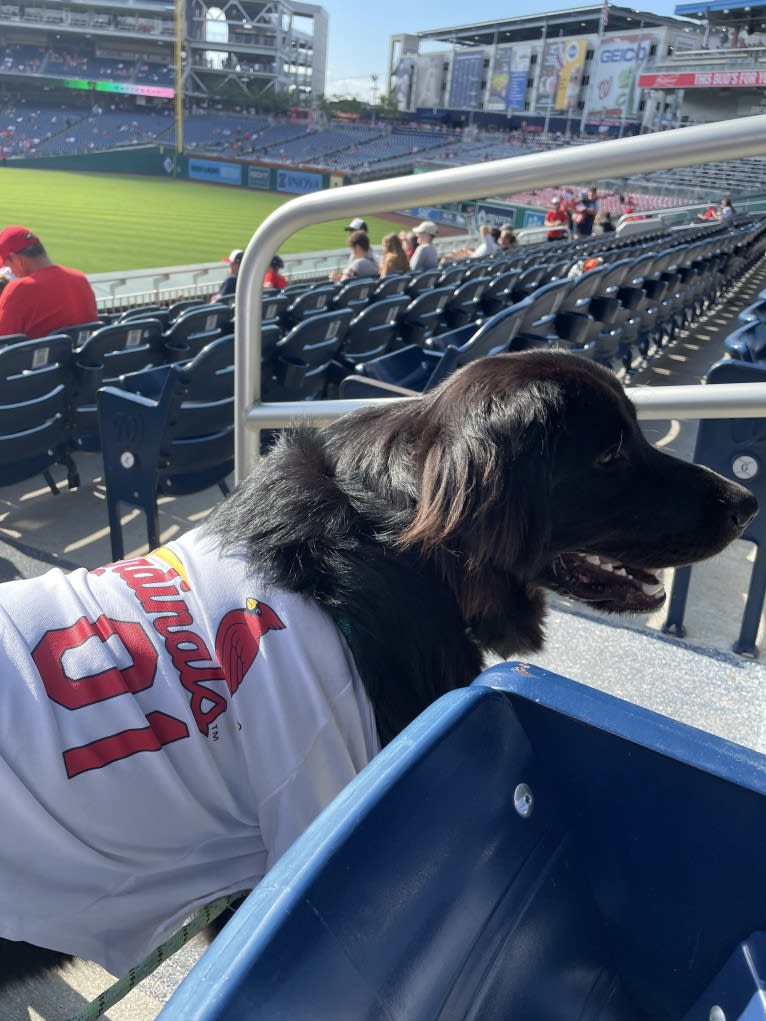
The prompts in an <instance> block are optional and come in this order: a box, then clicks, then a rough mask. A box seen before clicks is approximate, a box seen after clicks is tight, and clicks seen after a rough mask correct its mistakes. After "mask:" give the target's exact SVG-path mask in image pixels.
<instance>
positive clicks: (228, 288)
mask: <svg viewBox="0 0 766 1021" xmlns="http://www.w3.org/2000/svg"><path fill="white" fill-rule="evenodd" d="M244 254H245V253H244V252H243V251H242V249H241V248H235V249H234V251H233V252H231V254H230V255H229V256H227V258H225V259H224V260H223V261H224V262H228V264H229V274H228V276H227V277H225V278H224V280H223V281H222V283H221V286H220V287H219V288H218V293H217V294H215V295H214V296H213V298H212V299H211V300H212V301H221V299H222V298H233V297H234V294H235V293H236V290H237V277H238V276H239V267H240V266H241V265H242V257H243V255H244Z"/></svg>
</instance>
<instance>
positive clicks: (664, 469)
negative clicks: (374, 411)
mask: <svg viewBox="0 0 766 1021" xmlns="http://www.w3.org/2000/svg"><path fill="white" fill-rule="evenodd" d="M418 418H419V425H418V428H417V430H416V434H417V441H416V442H415V444H414V448H413V451H414V452H413V461H412V468H413V470H414V471H415V473H416V475H417V477H418V479H419V494H418V499H417V502H416V505H415V513H414V516H413V517H412V520H411V521H410V523H409V525H408V527H407V528H406V529H405V530H404V531H403V532H402V534H401V535H400V537H399V544H400V545H401V546H404V547H409V546H412V545H417V546H419V547H420V548H421V549H422V550H423V551H424V552H425V553H426V554H427V555H429V556H431V557H433V558H434V559H435V560H436V562H437V564H438V566H439V570H440V571H441V573H442V575H443V576H444V577H445V579H446V580H447V581H448V583H449V584H450V586H451V587H452V588H453V590H454V591H455V593H456V594H457V598H458V601H459V602H460V604H461V609H462V612H463V615H464V618H465V619H466V620H467V621H468V622H469V623H470V626H471V627H472V628H473V629H474V631H475V632H476V634H477V636H478V637H479V638H480V639H481V640H483V641H486V643H487V644H488V645H491V646H493V647H494V648H496V649H498V651H501V652H505V651H507V650H508V649H509V648H511V647H512V648H513V651H520V645H522V643H520V641H519V628H518V627H517V626H516V625H515V624H514V621H513V620H511V619H508V617H509V616H510V614H512V613H513V612H518V610H519V606H520V600H519V596H520V595H522V594H523V596H524V598H525V599H526V601H527V604H528V605H532V604H535V603H536V602H537V601H539V599H540V598H541V597H540V590H541V589H545V588H549V589H554V590H557V591H559V592H562V593H566V594H568V595H570V596H572V597H574V598H575V599H578V600H582V601H585V602H588V603H590V604H592V605H594V606H597V607H599V608H600V609H603V610H606V611H616V612H647V611H651V610H654V609H656V608H657V607H659V606H660V605H661V604H662V602H663V600H664V598H665V591H664V588H663V586H662V584H661V582H660V581H659V579H658V578H657V576H656V574H655V571H656V570H657V569H658V568H662V567H671V566H679V565H682V564H689V563H692V562H695V561H698V560H702V559H704V558H706V557H709V556H712V555H713V554H715V553H717V552H718V551H719V550H721V549H723V547H724V546H726V545H727V544H728V543H729V542H731V541H732V540H733V539H735V538H737V537H738V536H739V535H740V534H741V532H742V530H743V529H744V527H745V525H746V524H747V523H748V522H749V521H750V520H751V519H752V517H753V515H754V514H755V513H756V511H757V502H756V500H755V498H754V497H753V496H752V494H751V493H750V492H749V491H748V490H746V489H744V488H743V487H741V486H738V485H736V484H733V483H731V482H729V481H727V480H726V479H724V478H723V477H721V476H720V475H717V474H716V473H714V472H712V471H710V470H708V469H706V468H703V467H700V466H697V465H692V464H688V463H686V462H684V461H681V460H679V459H677V458H674V457H671V456H669V455H667V454H664V453H661V452H660V451H658V450H656V449H655V448H654V447H652V446H651V445H650V444H649V443H648V442H647V441H646V439H645V438H644V436H643V434H642V432H641V430H640V428H639V425H638V422H637V420H636V414H635V410H634V408H633V406H632V404H631V403H630V401H629V400H628V399H627V397H626V395H625V393H624V391H623V389H622V387H621V385H620V383H619V382H618V380H617V378H616V377H615V376H614V375H613V374H612V373H611V372H609V371H608V370H606V369H602V368H601V367H599V366H597V365H595V364H593V363H592V362H590V361H588V360H586V359H583V358H580V357H577V356H574V355H571V354H567V353H563V352H556V351H529V352H523V353H519V354H512V355H500V356H496V357H494V358H489V359H484V360H481V361H477V362H475V363H472V364H471V365H469V366H467V367H466V368H465V369H463V370H461V371H460V372H458V373H455V374H454V376H452V377H451V378H450V379H448V380H447V381H446V382H445V383H444V384H443V385H442V386H441V388H439V389H438V390H435V391H434V392H433V393H432V394H430V395H427V396H425V397H424V398H423V399H422V403H421V407H420V413H419V415H418ZM504 601H505V602H506V604H507V607H508V609H507V611H506V610H504V608H503V603H504ZM512 607H513V608H514V609H512ZM537 608H538V607H537V606H534V607H533V609H534V612H532V616H533V617H534V616H535V613H536V610H537ZM521 634H523V635H525V636H527V635H529V628H528V627H527V626H526V625H524V626H523V627H522V629H521ZM539 640H540V637H539V627H538V638H534V637H532V638H531V641H528V647H531V648H534V647H536V645H538V644H539Z"/></svg>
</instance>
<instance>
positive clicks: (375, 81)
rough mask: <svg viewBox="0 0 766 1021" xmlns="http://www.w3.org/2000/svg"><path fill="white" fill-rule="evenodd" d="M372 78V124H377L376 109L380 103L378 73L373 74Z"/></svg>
mask: <svg viewBox="0 0 766 1021" xmlns="http://www.w3.org/2000/svg"><path fill="white" fill-rule="evenodd" d="M371 79H372V89H371V92H372V124H373V127H374V126H375V109H376V107H377V105H378V76H377V75H376V74H373V75H371Z"/></svg>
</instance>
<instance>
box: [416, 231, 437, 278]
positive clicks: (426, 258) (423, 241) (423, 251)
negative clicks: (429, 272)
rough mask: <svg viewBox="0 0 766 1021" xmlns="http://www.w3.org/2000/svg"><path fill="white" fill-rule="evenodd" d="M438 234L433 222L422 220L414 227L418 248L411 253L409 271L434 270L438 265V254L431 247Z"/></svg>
mask: <svg viewBox="0 0 766 1021" xmlns="http://www.w3.org/2000/svg"><path fill="white" fill-rule="evenodd" d="M438 233H439V228H438V227H437V226H436V224H435V223H434V222H433V220H423V222H422V223H420V224H418V226H417V227H415V230H414V234H415V237H416V238H417V239H418V247H417V248H416V249H415V251H414V252H413V253H412V258H411V259H410V269H415V270H418V271H420V270H426V269H436V267H437V266H438V265H439V253H438V252H437V251H436V248H435V247H434V245H433V240H434V238H435V237H436V235H437V234H438Z"/></svg>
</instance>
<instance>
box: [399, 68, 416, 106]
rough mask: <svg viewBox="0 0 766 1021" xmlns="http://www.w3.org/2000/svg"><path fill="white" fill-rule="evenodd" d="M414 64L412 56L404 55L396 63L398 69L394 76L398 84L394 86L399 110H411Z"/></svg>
mask: <svg viewBox="0 0 766 1021" xmlns="http://www.w3.org/2000/svg"><path fill="white" fill-rule="evenodd" d="M414 66H415V65H414V62H413V59H412V57H402V59H401V60H400V61H399V63H398V64H397V65H396V70H395V71H394V78H395V79H396V85H395V86H394V95H395V96H396V109H397V110H409V108H410V93H411V92H412V71H413V68H414Z"/></svg>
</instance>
